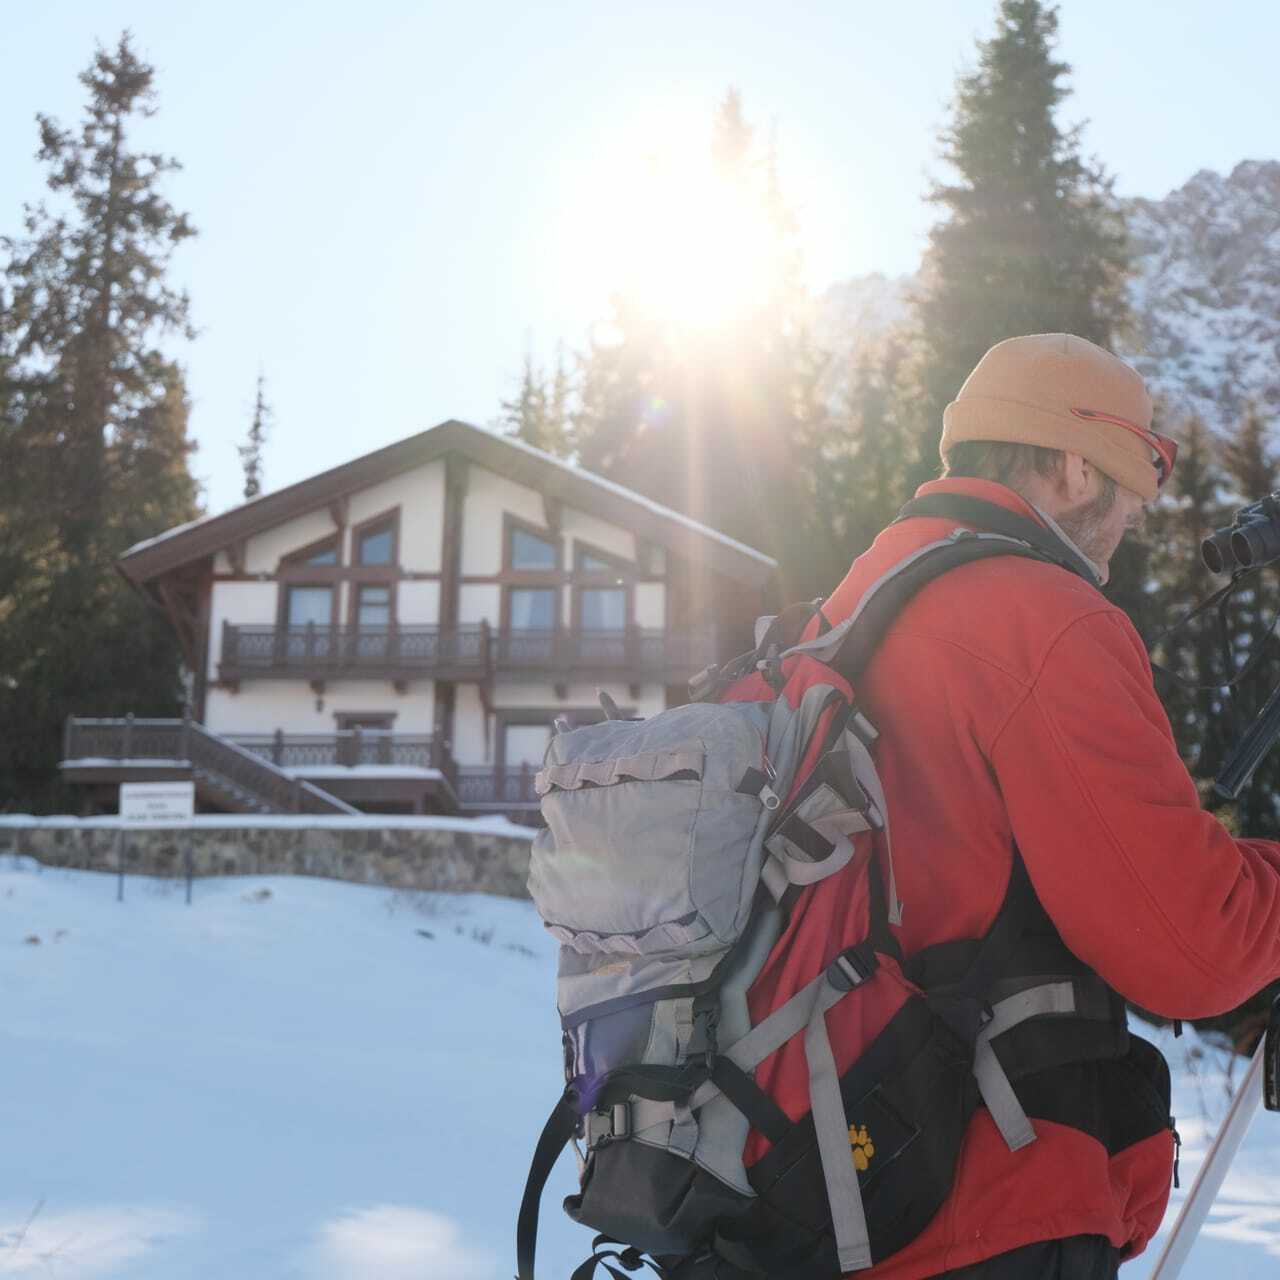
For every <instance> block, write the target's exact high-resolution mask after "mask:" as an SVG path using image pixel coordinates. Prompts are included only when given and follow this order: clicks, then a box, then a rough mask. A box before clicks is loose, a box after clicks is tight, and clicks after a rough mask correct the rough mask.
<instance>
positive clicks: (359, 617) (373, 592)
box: [356, 584, 391, 627]
mask: <svg viewBox="0 0 1280 1280" xmlns="http://www.w3.org/2000/svg"><path fill="white" fill-rule="evenodd" d="M356 625H357V626H358V627H388V626H390V625H391V588H390V587H371V586H368V585H367V584H366V585H362V586H360V587H359V588H357V593H356Z"/></svg>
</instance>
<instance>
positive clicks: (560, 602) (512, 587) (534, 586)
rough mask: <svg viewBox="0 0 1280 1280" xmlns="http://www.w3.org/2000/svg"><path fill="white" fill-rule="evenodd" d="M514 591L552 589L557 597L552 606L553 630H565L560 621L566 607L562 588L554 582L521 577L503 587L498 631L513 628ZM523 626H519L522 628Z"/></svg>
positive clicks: (499, 607)
mask: <svg viewBox="0 0 1280 1280" xmlns="http://www.w3.org/2000/svg"><path fill="white" fill-rule="evenodd" d="M513 591H550V592H552V593H553V595H554V597H555V603H554V604H553V605H552V606H551V614H552V622H551V630H552V631H556V632H559V631H563V630H564V624H563V623H562V622H561V621H560V618H561V612H562V610H563V609H564V599H563V595H562V588H561V587H560V586H559V584H557V583H554V582H528V581H521V580H519V579H517V580H515V581H513V582H510V583H508V584H507V585H506V586H505V587H503V589H502V595H501V596H500V597H499V601H498V631H499V632H500V633H502V634H503V635H505V634H507V633H508V632H509V631H511V630H512V626H511V593H512V592H513ZM521 629H522V628H517V630H521Z"/></svg>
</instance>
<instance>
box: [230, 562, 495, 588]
mask: <svg viewBox="0 0 1280 1280" xmlns="http://www.w3.org/2000/svg"><path fill="white" fill-rule="evenodd" d="M440 576H441V575H440V574H438V573H420V572H418V571H417V570H416V569H415V570H411V571H409V570H404V569H397V570H392V571H391V573H390V574H388V573H387V571H386V566H385V565H362V564H349V565H338V566H337V567H336V568H335V567H333V566H331V565H323V564H322V565H315V564H304V565H299V566H298V568H296V569H291V570H290V571H289V576H288V580H289V581H290V582H302V583H306V582H314V583H321V584H323V583H328V582H373V581H378V582H387V581H390V582H439V581H440ZM210 580H211V581H213V582H280V581H281V578H280V577H279V576H278V575H277V574H274V573H215V574H214V575H213V576H212V578H211V579H210ZM462 581H463V582H464V583H468V582H472V581H476V582H496V581H497V579H496V578H476V579H472V578H463V579H462Z"/></svg>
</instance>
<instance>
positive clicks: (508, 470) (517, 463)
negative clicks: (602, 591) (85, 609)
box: [119, 420, 778, 589]
mask: <svg viewBox="0 0 1280 1280" xmlns="http://www.w3.org/2000/svg"><path fill="white" fill-rule="evenodd" d="M450 454H456V455H460V456H461V457H463V458H466V459H468V460H470V461H471V462H474V463H476V464H477V465H478V466H481V467H484V468H485V469H486V470H489V471H494V472H497V473H498V474H499V475H503V476H506V477H507V478H509V479H511V480H514V481H516V482H517V483H519V484H524V485H527V486H528V487H529V488H532V489H536V490H538V491H539V492H541V493H543V494H545V495H547V496H548V497H550V498H555V499H558V500H559V501H561V502H563V503H564V504H565V505H566V506H570V507H573V508H575V509H576V510H579V511H583V512H585V513H586V514H588V515H592V516H595V517H597V518H598V519H601V520H605V521H609V522H610V523H613V524H617V525H621V526H623V527H624V528H627V529H630V530H631V531H632V532H633V533H635V534H636V535H637V536H638V537H640V538H642V539H644V540H645V541H647V542H651V543H653V544H655V545H657V546H660V547H663V548H664V549H665V550H667V551H669V552H671V553H672V554H673V555H675V556H678V557H680V558H681V559H683V560H686V561H689V562H691V563H695V564H698V565H699V566H701V567H703V568H706V569H709V570H711V571H713V572H715V573H718V574H722V575H723V576H725V577H728V578H731V579H733V580H735V581H737V582H740V583H742V584H743V585H745V586H749V587H763V586H764V585H765V584H766V583H767V582H768V581H769V579H770V578H771V577H772V576H773V575H774V574H775V573H776V572H777V567H778V566H777V561H775V560H774V559H773V558H772V557H770V556H767V555H765V554H764V553H763V552H761V551H757V550H755V548H753V547H748V546H746V545H745V544H743V543H741V542H737V541H735V540H734V539H732V538H729V537H727V536H726V535H724V534H722V533H719V532H717V531H716V530H714V529H711V528H709V527H708V526H706V525H703V524H699V523H698V522H697V521H696V520H691V519H689V518H688V517H687V516H683V515H681V514H680V513H679V512H677V511H673V510H671V509H670V508H669V507H664V506H662V505H661V504H660V503H656V502H652V501H650V500H649V499H648V498H645V497H643V496H641V495H640V494H638V493H635V492H633V491H632V490H630V489H626V488H624V487H623V486H621V485H618V484H615V483H613V482H612V481H610V480H605V479H603V478H602V477H600V476H596V475H593V474H592V473H591V472H589V471H583V470H581V469H580V468H578V467H575V466H573V465H571V464H570V463H567V462H565V461H563V460H562V459H559V458H555V457H552V456H551V455H550V454H547V453H543V452H542V451H541V450H539V449H534V448H532V447H531V446H529V445H526V444H524V443H523V442H522V441H519V440H514V439H512V438H511V437H509V436H502V435H498V434H497V433H496V432H493V431H485V430H482V429H481V428H479V427H474V426H472V425H471V424H469V423H466V422H459V421H456V420H451V421H448V422H442V423H441V424H440V425H439V426H436V427H432V428H431V429H430V430H428V431H423V432H420V433H419V434H418V435H415V436H410V437H409V438H408V439H406V440H400V441H397V442H396V443H395V444H391V445H387V446H386V447H385V448H382V449H378V450H375V451H374V452H373V453H366V454H364V455H363V456H361V457H359V458H355V459H354V460H352V461H351V462H346V463H343V464H342V465H341V466H338V467H333V468H332V469H331V470H329V471H322V472H321V473H320V474H319V475H315V476H311V477H309V478H308V479H306V480H300V481H298V483H296V484H292V485H289V486H288V487H287V488H284V489H278V490H276V491H275V492H274V493H268V494H264V495H263V496H262V497H259V498H254V499H253V500H252V501H250V502H246V503H244V504H243V505H242V506H239V507H234V508H232V509H231V510H230V511H226V512H223V513H222V514H221V515H216V516H205V517H203V518H202V519H199V520H194V521H192V522H191V523H189V524H185V525H179V526H178V527H177V528H174V529H170V530H168V531H167V532H165V533H162V534H160V535H159V536H157V537H154V538H150V539H148V540H147V541H146V542H140V543H138V544H137V545H136V546H134V547H131V548H130V549H129V550H128V551H126V552H125V554H124V555H123V556H122V557H121V558H120V561H119V568H120V571H121V572H122V573H123V574H124V576H125V577H126V578H127V579H128V580H129V581H130V582H132V583H133V584H134V585H136V586H138V587H141V588H144V589H147V588H148V587H149V586H150V584H154V582H155V580H156V579H157V578H160V577H162V576H163V575H165V574H169V573H172V572H173V571H174V570H176V569H180V568H182V567H183V566H185V565H189V564H192V563H194V562H196V561H200V560H204V559H207V558H208V557H210V556H212V555H214V554H216V553H217V552H219V551H222V550H224V549H225V548H228V547H231V546H233V545H234V544H236V543H238V542H241V541H243V540H244V539H246V538H250V537H252V536H253V535H255V534H258V533H262V532H264V531H265V530H267V529H271V528H274V527H275V526H277V525H279V524H283V523H284V522H285V521H286V520H291V519H294V518H295V517H297V516H300V515H305V514H306V513H307V512H309V511H316V510H320V509H323V508H325V507H327V506H328V505H329V504H331V503H333V502H335V501H337V500H338V499H340V498H342V497H344V496H345V495H347V494H351V493H355V492H358V491H360V490H362V489H367V488H369V487H370V486H372V485H375V484H379V483H381V482H382V481H384V480H387V479H389V478H390V477H392V476H395V475H398V474H400V473H402V472H405V471H410V470H412V469H414V468H416V467H421V466H424V465H425V464H427V463H430V462H433V461H435V460H437V459H440V458H444V457H446V456H448V455H450Z"/></svg>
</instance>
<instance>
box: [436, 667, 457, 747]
mask: <svg viewBox="0 0 1280 1280" xmlns="http://www.w3.org/2000/svg"><path fill="white" fill-rule="evenodd" d="M457 708H458V689H457V686H456V685H455V684H454V683H453V682H452V681H448V680H439V681H437V682H436V696H435V706H434V712H433V725H432V734H431V737H432V741H433V742H434V743H435V744H436V745H437V749H438V751H439V752H440V757H441V758H442V759H448V760H451V759H453V745H454V744H453V731H454V721H455V718H456V716H457Z"/></svg>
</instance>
